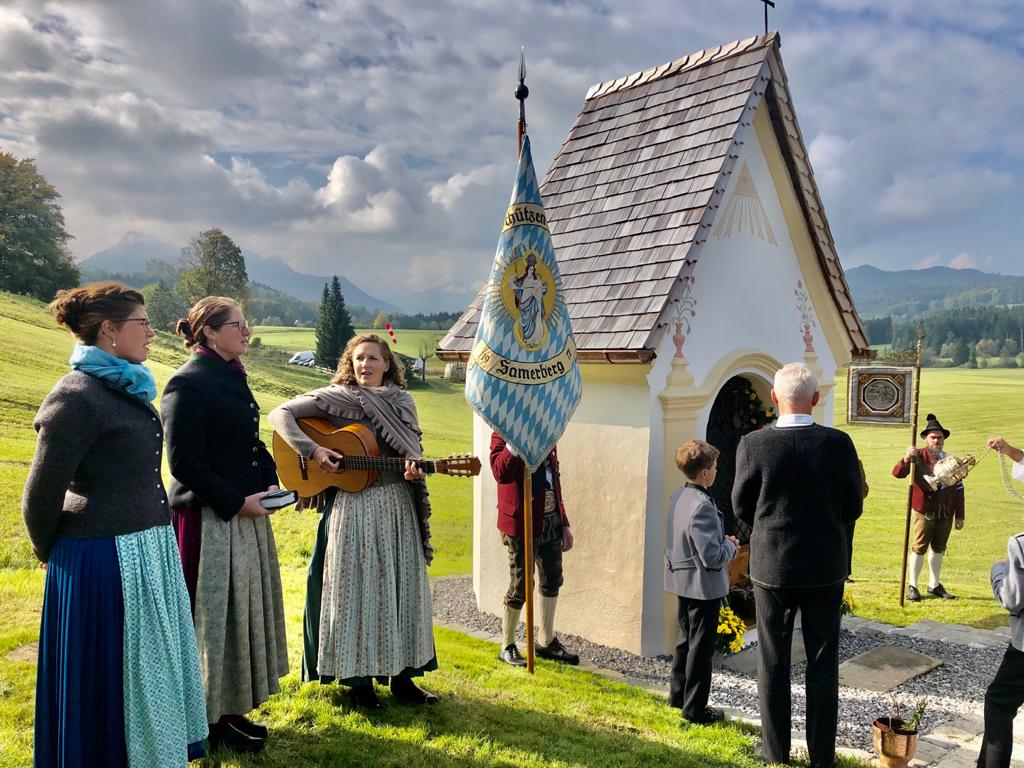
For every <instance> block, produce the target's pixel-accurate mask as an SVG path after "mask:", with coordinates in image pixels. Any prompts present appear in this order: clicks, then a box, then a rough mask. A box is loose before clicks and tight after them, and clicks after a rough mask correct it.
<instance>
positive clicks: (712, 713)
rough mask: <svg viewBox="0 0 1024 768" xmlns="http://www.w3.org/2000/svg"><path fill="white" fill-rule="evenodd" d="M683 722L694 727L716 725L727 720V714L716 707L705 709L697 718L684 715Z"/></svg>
mask: <svg viewBox="0 0 1024 768" xmlns="http://www.w3.org/2000/svg"><path fill="white" fill-rule="evenodd" d="M683 720H685V721H686V722H688V723H690V724H692V725H714V724H715V723H720V722H722V721H723V720H725V712H723V711H722V710H720V709H716V708H715V707H705V708H704V711H703V712H702V713H701V714H699V715H696V716H695V717H687V716H686V715H683Z"/></svg>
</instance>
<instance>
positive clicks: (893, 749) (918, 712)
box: [871, 693, 928, 768]
mask: <svg viewBox="0 0 1024 768" xmlns="http://www.w3.org/2000/svg"><path fill="white" fill-rule="evenodd" d="M927 706H928V699H919V700H918V702H917V703H916V704H915V705H914V708H913V710H911V712H910V715H909V717H907V718H906V719H905V720H904V719H903V717H902V716H901V712H900V702H899V699H897V698H896V694H895V693H893V694H890V714H889V716H888V717H880V718H878V719H877V720H875V722H873V723H872V724H871V737H872V738H871V743H872V745H873V746H874V749H875V754H876V755H878V762H880V763H881V764H882V765H883V766H885V768H906V766H907V764H908V763H910V761H911V760H913V759H914V755H916V754H917V733H918V731H919V730H920V728H921V717H922V716H923V715H924V711H925V708H926V707H927Z"/></svg>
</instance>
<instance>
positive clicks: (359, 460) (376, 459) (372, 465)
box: [341, 454, 437, 475]
mask: <svg viewBox="0 0 1024 768" xmlns="http://www.w3.org/2000/svg"><path fill="white" fill-rule="evenodd" d="M416 464H417V465H418V466H419V468H420V469H422V470H423V471H424V472H426V473H427V474H428V475H432V474H434V473H435V472H437V465H436V464H435V463H434V462H433V461H428V460H427V459H420V460H419V461H417V462H416ZM341 466H342V467H343V468H344V469H373V470H377V471H381V470H391V471H392V472H405V459H403V458H402V457H400V456H351V455H349V454H345V458H344V459H342V460H341Z"/></svg>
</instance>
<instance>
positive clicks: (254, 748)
mask: <svg viewBox="0 0 1024 768" xmlns="http://www.w3.org/2000/svg"><path fill="white" fill-rule="evenodd" d="M206 742H207V744H208V745H209V747H210V749H211V750H214V749H227V750H230V751H231V752H259V751H260V750H261V749H263V745H264V744H266V743H267V742H266V740H265V739H257V738H254V737H252V736H249V735H248V734H245V733H242V732H241V731H240V730H239V729H238V728H236V727H235V726H234V725H232V724H231V723H223V722H222V723H214V724H213V725H211V726H210V735H209V736H207V737H206Z"/></svg>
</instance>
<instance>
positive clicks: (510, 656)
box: [498, 643, 526, 667]
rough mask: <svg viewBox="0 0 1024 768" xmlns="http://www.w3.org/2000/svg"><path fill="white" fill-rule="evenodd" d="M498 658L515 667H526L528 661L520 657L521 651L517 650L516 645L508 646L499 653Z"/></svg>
mask: <svg viewBox="0 0 1024 768" xmlns="http://www.w3.org/2000/svg"><path fill="white" fill-rule="evenodd" d="M498 658H499V659H501V660H502V661H504V662H505V663H506V664H511V665H512V666H513V667H525V666H526V659H524V658H523V657H522V656H520V655H519V649H518V648H516V644H515V643H512V645H506V646H505V647H504V648H502V649H501V650H500V651H498Z"/></svg>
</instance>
